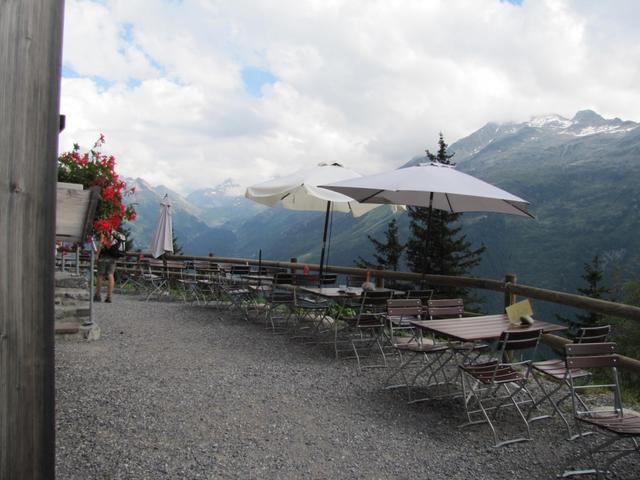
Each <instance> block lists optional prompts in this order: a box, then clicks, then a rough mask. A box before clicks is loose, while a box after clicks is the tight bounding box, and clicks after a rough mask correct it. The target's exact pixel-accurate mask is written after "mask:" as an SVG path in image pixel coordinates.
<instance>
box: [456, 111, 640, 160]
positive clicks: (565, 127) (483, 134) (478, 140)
mask: <svg viewBox="0 0 640 480" xmlns="http://www.w3.org/2000/svg"><path fill="white" fill-rule="evenodd" d="M639 126H640V123H636V122H632V121H624V120H621V119H619V118H613V119H605V118H603V117H602V116H600V115H598V114H597V113H596V112H594V111H593V110H581V111H579V112H577V113H576V114H575V115H574V117H573V118H571V119H568V118H565V117H563V116H561V115H557V114H549V115H542V116H536V117H533V118H531V120H529V121H528V122H522V123H514V122H507V123H493V122H491V123H487V124H486V125H485V126H484V127H482V128H480V129H479V130H477V131H476V132H474V133H472V134H471V135H469V136H468V137H465V138H463V139H461V140H459V141H457V142H455V149H453V148H452V150H453V151H455V152H456V157H455V161H456V162H459V163H461V162H464V161H465V160H466V159H468V158H470V157H472V156H474V155H476V154H478V153H479V152H481V151H482V150H483V149H484V148H487V147H488V146H489V145H490V144H492V143H495V142H506V143H507V144H511V143H512V142H514V143H516V144H517V143H519V142H524V143H531V142H540V141H541V142H542V143H545V142H548V143H564V142H570V141H572V140H573V139H575V138H576V137H589V136H594V135H611V136H614V137H620V136H622V135H625V134H627V133H629V132H632V131H633V130H636V129H637V128H638V127H639ZM505 146H506V145H505ZM452 147H454V145H452ZM509 148H511V147H509Z"/></svg>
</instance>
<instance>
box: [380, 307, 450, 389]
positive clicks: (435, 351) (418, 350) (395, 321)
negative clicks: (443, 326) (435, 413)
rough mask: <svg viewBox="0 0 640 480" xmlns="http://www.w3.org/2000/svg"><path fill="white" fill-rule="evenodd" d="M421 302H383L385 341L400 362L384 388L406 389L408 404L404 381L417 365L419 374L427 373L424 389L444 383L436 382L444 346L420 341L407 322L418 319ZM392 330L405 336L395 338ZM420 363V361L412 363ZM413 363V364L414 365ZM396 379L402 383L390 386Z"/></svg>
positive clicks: (417, 334)
mask: <svg viewBox="0 0 640 480" xmlns="http://www.w3.org/2000/svg"><path fill="white" fill-rule="evenodd" d="M422 314H423V308H422V301H421V300H420V299H419V298H409V299H407V298H403V299H391V300H387V314H386V320H387V322H388V329H389V332H390V333H389V337H388V338H389V341H390V342H391V346H392V347H393V348H394V349H395V351H396V353H397V355H398V358H399V360H400V362H399V365H398V366H397V367H396V368H395V369H394V370H393V372H392V373H391V374H390V375H389V376H388V377H387V378H386V379H385V382H384V384H385V387H384V388H385V389H395V388H401V387H404V388H406V389H407V396H408V400H409V401H410V402H411V401H412V394H411V392H412V384H411V382H409V380H408V378H407V373H408V371H409V370H410V369H411V368H413V367H415V366H417V367H419V368H420V371H421V372H425V371H427V370H428V373H429V375H428V379H427V382H426V384H427V386H429V387H430V386H434V385H438V384H440V383H441V382H442V381H446V378H443V379H442V380H439V379H438V376H439V374H441V373H442V372H443V369H444V367H445V365H446V363H447V359H444V358H443V354H445V353H447V352H448V350H449V346H448V345H447V344H446V343H439V344H436V343H433V342H426V341H423V338H422V336H421V335H420V334H419V333H416V332H415V329H414V328H413V326H412V325H411V323H410V322H411V321H413V320H420V319H421V318H422ZM395 331H404V332H407V333H408V335H406V336H404V337H400V336H396V335H395V334H394V332H395ZM416 360H421V362H416ZM416 363H417V365H416ZM397 376H401V377H402V383H392V382H391V380H392V379H394V378H395V377H397Z"/></svg>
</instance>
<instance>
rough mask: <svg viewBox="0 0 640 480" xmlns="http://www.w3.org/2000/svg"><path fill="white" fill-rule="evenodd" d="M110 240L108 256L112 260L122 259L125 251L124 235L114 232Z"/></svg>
mask: <svg viewBox="0 0 640 480" xmlns="http://www.w3.org/2000/svg"><path fill="white" fill-rule="evenodd" d="M111 238H112V240H111V246H110V247H109V249H108V250H107V251H108V252H109V253H108V254H109V256H111V257H113V258H120V257H124V256H125V253H126V251H127V242H126V239H125V237H124V235H122V234H121V233H118V232H114V234H113V236H112V237H111Z"/></svg>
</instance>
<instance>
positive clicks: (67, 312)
mask: <svg viewBox="0 0 640 480" xmlns="http://www.w3.org/2000/svg"><path fill="white" fill-rule="evenodd" d="M89 313H90V312H89V306H88V305H84V304H83V305H57V306H56V320H63V319H71V318H73V319H75V320H76V322H80V323H82V322H83V321H84V320H85V319H87V318H89Z"/></svg>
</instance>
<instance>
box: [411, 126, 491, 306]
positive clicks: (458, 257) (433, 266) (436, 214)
mask: <svg viewBox="0 0 640 480" xmlns="http://www.w3.org/2000/svg"><path fill="white" fill-rule="evenodd" d="M438 146H439V148H438V152H437V154H433V153H431V152H430V151H429V150H426V156H427V159H428V160H430V161H432V162H440V163H444V164H447V165H451V164H452V163H451V158H452V157H453V154H449V153H447V144H446V143H445V141H444V138H443V136H442V134H440V138H439V139H438ZM408 211H409V218H410V225H409V229H410V233H409V235H410V236H409V240H408V241H407V246H406V248H407V260H408V264H409V268H410V270H411V271H413V272H418V273H428V274H436V275H465V274H468V273H469V272H470V271H471V270H472V269H473V268H474V267H476V266H477V265H479V264H480V262H481V260H482V253H483V252H484V250H485V247H484V245H482V246H480V247H479V248H473V247H472V244H471V242H470V241H468V240H467V237H466V235H464V234H462V233H461V231H462V225H461V223H460V219H461V216H462V214H460V213H449V212H445V211H442V210H435V209H429V208H424V207H409V208H408ZM441 292H442V293H443V294H444V295H448V296H458V295H461V296H465V297H467V299H468V300H469V298H468V293H469V292H468V291H467V290H464V289H456V288H454V287H446V288H443V289H442V290H441Z"/></svg>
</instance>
